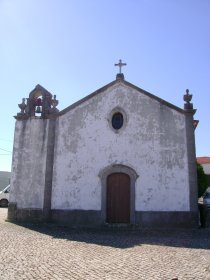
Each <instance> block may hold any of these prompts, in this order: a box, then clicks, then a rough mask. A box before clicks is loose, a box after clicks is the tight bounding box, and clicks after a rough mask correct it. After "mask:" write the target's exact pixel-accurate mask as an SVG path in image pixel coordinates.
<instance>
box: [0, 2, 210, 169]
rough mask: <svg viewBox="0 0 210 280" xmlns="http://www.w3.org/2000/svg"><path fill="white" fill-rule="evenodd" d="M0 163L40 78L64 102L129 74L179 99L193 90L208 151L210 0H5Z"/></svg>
mask: <svg viewBox="0 0 210 280" xmlns="http://www.w3.org/2000/svg"><path fill="white" fill-rule="evenodd" d="M0 36H1V40H0V65H1V67H0V77H1V83H0V92H1V96H2V98H1V100H2V102H1V121H0V131H1V134H0V170H5V171H10V170H11V161H12V153H11V151H12V147H13V135H14V126H15V119H14V118H13V116H14V115H16V113H17V112H19V108H18V103H20V102H21V100H22V98H23V97H27V96H28V94H29V92H30V91H31V90H32V89H33V88H34V87H35V86H36V85H37V84H41V85H42V86H43V87H45V88H46V89H47V90H48V91H50V92H51V93H52V94H56V95H57V99H58V100H59V106H58V108H59V109H60V110H61V109H64V108H65V107H67V106H69V105H70V104H72V103H73V102H75V101H77V100H79V99H81V98H82V97H84V96H86V95H88V94H90V93H91V92H93V91H95V90H97V89H98V88H100V87H102V86H104V85H105V84H107V83H109V82H111V81H113V80H114V79H115V75H116V73H117V71H118V69H116V67H114V63H116V62H118V60H119V59H120V58H121V59H122V60H123V61H124V62H126V63H127V66H126V67H124V68H123V73H124V75H125V79H126V80H127V81H129V82H130V83H133V84H134V85H136V86H138V87H140V88H143V89H145V90H147V91H149V92H151V93H153V94H155V95H157V96H159V97H160V98H162V99H165V100H166V101H168V102H170V103H173V104H174V105H176V106H178V107H181V108H182V107H183V104H184V102H183V94H184V93H185V90H186V89H187V88H189V90H190V93H192V94H193V100H192V101H193V103H194V108H196V109H197V112H196V115H195V118H196V119H199V120H200V123H199V126H198V127H197V129H196V151H197V156H203V155H206V156H210V145H209V143H210V129H209V117H210V110H209V105H210V102H209V99H210V98H209V92H210V1H209V0H0Z"/></svg>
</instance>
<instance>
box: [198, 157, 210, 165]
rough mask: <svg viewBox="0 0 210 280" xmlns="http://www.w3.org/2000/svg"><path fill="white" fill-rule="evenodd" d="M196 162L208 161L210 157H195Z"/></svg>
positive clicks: (204, 162)
mask: <svg viewBox="0 0 210 280" xmlns="http://www.w3.org/2000/svg"><path fill="white" fill-rule="evenodd" d="M197 162H198V163H200V164H206V163H210V157H197Z"/></svg>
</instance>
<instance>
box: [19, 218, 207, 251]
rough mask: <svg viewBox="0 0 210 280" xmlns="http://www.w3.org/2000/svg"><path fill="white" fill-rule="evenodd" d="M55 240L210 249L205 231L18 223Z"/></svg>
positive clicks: (111, 245)
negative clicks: (88, 227) (72, 226)
mask: <svg viewBox="0 0 210 280" xmlns="http://www.w3.org/2000/svg"><path fill="white" fill-rule="evenodd" d="M16 224H17V225H19V226H22V227H25V228H28V229H30V230H33V231H37V232H39V233H41V234H46V235H49V236H51V237H52V238H57V239H65V240H68V241H77V242H85V243H90V244H97V245H101V246H109V247H114V248H121V249H126V248H131V247H134V246H141V245H142V244H148V245H158V246H170V247H182V248H192V249H210V228H205V229H179V230H178V229H176V230H172V229H156V230H155V229H127V228H106V227H105V228H100V229H99V228H91V229H87V228H69V227H65V226H59V225H55V224H51V223H44V224H40V223H38V224H35V223H33V224H32V223H16Z"/></svg>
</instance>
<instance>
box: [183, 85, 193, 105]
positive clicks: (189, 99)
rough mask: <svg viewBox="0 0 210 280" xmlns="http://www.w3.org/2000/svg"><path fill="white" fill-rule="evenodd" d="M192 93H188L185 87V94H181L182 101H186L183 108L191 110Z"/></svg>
mask: <svg viewBox="0 0 210 280" xmlns="http://www.w3.org/2000/svg"><path fill="white" fill-rule="evenodd" d="M192 96H193V95H192V94H189V89H186V94H185V95H184V96H183V99H184V101H185V102H186V103H185V104H184V109H185V110H193V103H190V101H191V100H192Z"/></svg>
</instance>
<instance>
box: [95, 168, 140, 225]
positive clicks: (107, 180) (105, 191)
mask: <svg viewBox="0 0 210 280" xmlns="http://www.w3.org/2000/svg"><path fill="white" fill-rule="evenodd" d="M99 177H100V178H101V187H102V191H101V215H102V220H103V221H104V223H130V224H135V182H136V179H137V178H138V174H137V173H136V171H135V170H134V169H132V168H131V167H129V166H125V165H122V164H113V165H109V166H107V167H105V168H103V169H101V170H100V172H99ZM115 181H117V182H115ZM114 182H115V183H114ZM122 182H123V183H122ZM110 184H111V185H112V184H116V187H108V188H107V186H109V185H110ZM124 185H125V186H124ZM120 186H121V187H120ZM128 186H129V187H128ZM120 190H121V192H120ZM112 193H114V194H113V195H115V197H114V196H113V195H112ZM126 193H127V195H126ZM116 194H119V195H117V196H116ZM121 194H124V195H123V198H124V199H125V198H126V199H128V201H125V202H122V203H120V204H119V207H122V205H125V204H126V205H127V206H128V205H129V209H128V207H127V210H126V211H127V214H125V216H126V215H127V216H128V213H129V218H127V219H126V220H124V221H122V220H121V217H119V219H118V220H115V219H114V218H113V217H112V216H111V215H109V212H108V210H107V206H108V207H110V206H109V203H111V202H112V203H113V201H114V200H116V199H119V198H120V196H121ZM110 195H111V196H112V197H111V200H110V199H109V196H110ZM107 196H108V197H107ZM123 198H120V201H123ZM117 203H118V202H117ZM110 211H111V210H110ZM113 211H114V210H113ZM116 211H117V210H116Z"/></svg>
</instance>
